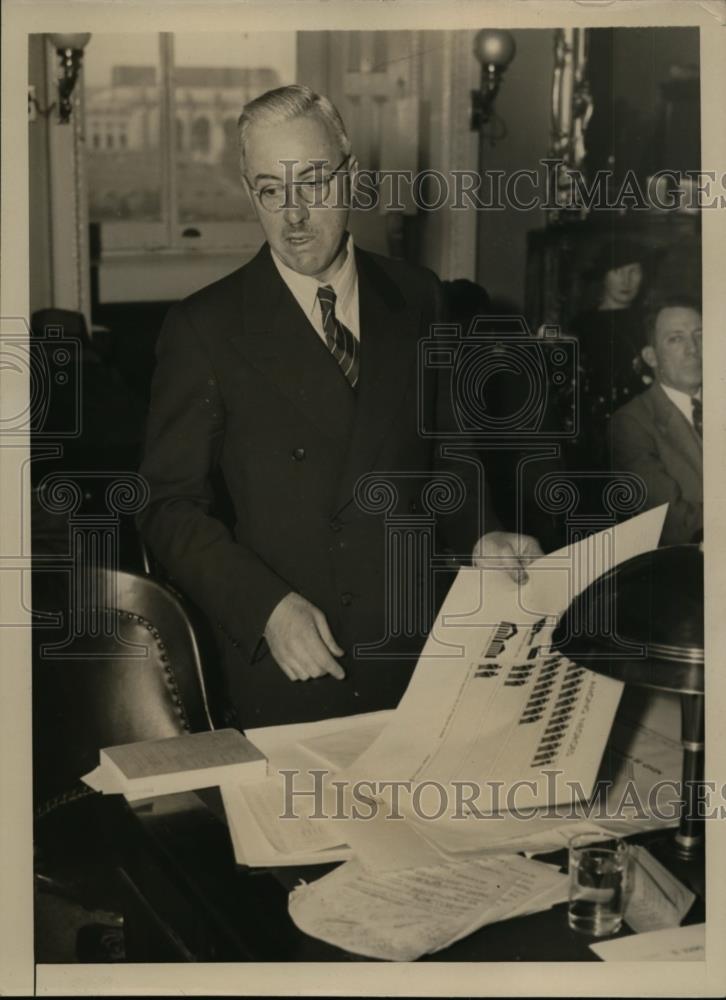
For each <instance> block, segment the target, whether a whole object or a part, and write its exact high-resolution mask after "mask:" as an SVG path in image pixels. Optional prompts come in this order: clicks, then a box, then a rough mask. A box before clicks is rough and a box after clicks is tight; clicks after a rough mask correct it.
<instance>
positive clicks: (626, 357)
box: [572, 238, 649, 471]
mask: <svg viewBox="0 0 726 1000" xmlns="http://www.w3.org/2000/svg"><path fill="white" fill-rule="evenodd" d="M647 259H648V251H647V250H646V248H645V247H643V246H640V245H639V244H637V243H634V242H631V241H630V240H625V239H621V238H613V239H610V240H608V241H607V242H606V243H604V244H603V245H602V246H601V247H600V250H599V251H598V253H597V256H596V258H595V261H594V263H593V265H592V266H591V268H590V269H589V271H586V272H585V276H586V277H590V278H596V279H598V281H599V296H598V304H597V306H596V307H595V308H594V309H588V310H587V311H585V312H582V313H580V314H579V315H578V316H576V317H575V319H574V320H573V322H572V332H573V333H574V334H575V335H576V336H577V338H578V340H579V344H580V379H581V382H580V385H581V390H580V406H581V409H580V413H581V432H580V434H579V435H578V440H577V448H576V451H577V455H578V456H579V458H578V461H577V464H578V465H579V466H581V467H582V468H587V469H588V470H592V471H597V470H604V469H607V468H608V467H609V456H608V452H607V447H606V440H607V425H608V422H609V420H610V417H611V415H612V414H613V413H614V411H615V410H617V409H618V408H619V407H620V406H622V405H623V404H624V403H627V402H628V400H629V399H632V398H633V396H636V395H638V393H640V392H642V391H643V390H644V389H646V388H647V386H648V382H649V380H648V378H647V376H646V378H645V380H644V377H643V367H642V362H641V360H640V350H641V348H642V347H643V343H644V334H643V314H642V311H641V302H642V300H643V292H644V287H645V284H646V281H645V279H646V274H645V265H646V261H647Z"/></svg>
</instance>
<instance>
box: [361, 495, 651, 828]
mask: <svg viewBox="0 0 726 1000" xmlns="http://www.w3.org/2000/svg"><path fill="white" fill-rule="evenodd" d="M665 512H666V507H665V505H664V506H662V507H659V508H656V509H655V510H651V511H648V512H646V513H645V514H641V515H639V516H638V517H634V518H632V519H631V520H630V521H627V522H625V523H623V524H621V525H618V526H617V527H614V528H611V529H608V530H607V531H603V532H600V533H599V534H597V535H593V536H590V537H588V538H585V539H583V540H582V541H580V542H578V543H577V544H575V545H572V546H570V547H568V548H566V549H561V550H559V551H558V552H555V553H551V554H550V555H547V556H544V557H543V558H541V559H539V560H537V561H536V562H535V563H533V564H532V565H531V566H530V567H529V576H530V578H529V582H528V583H527V584H526V585H524V586H520V585H518V584H516V583H515V582H513V581H512V580H511V579H510V578H509V577H508V576H507V575H506V574H504V573H503V572H501V571H480V570H477V569H462V570H460V571H459V574H458V575H457V577H456V580H455V581H454V584H453V586H452V588H451V590H450V591H449V593H448V595H447V597H446V600H445V602H444V604H443V606H442V608H441V610H440V613H439V615H438V617H437V620H436V622H435V624H434V627H433V629H432V632H431V635H430V636H429V638H428V640H427V642H426V644H425V646H424V649H423V652H422V654H421V657H420V659H419V661H418V664H417V666H416V670H415V672H414V674H413V677H412V678H411V681H410V683H409V686H408V688H407V689H406V692H405V694H404V696H403V698H402V699H401V702H400V703H399V705H398V708H397V709H396V711H395V713H394V714H393V715H392V716H391V718H390V720H389V722H388V724H387V725H386V727H385V728H384V730H383V731H382V733H381V734H380V735H379V736H378V738H377V739H376V740H375V741H374V742H373V743H372V745H371V746H370V747H369V748H368V750H366V751H365V752H364V753H363V754H361V756H360V757H358V759H357V761H356V762H355V764H353V765H352V766H351V767H350V768H349V769H348V770H347V772H346V776H347V777H348V778H350V779H351V780H355V779H361V780H376V781H381V780H387V781H390V780H394V781H395V780H398V781H400V780H413V781H417V780H418V781H422V782H423V781H437V782H440V783H442V784H444V785H447V786H448V785H450V784H451V782H454V781H472V782H477V783H480V784H482V783H485V782H486V781H491V780H494V779H496V780H497V781H502V782H503V783H504V787H505V788H506V787H509V786H510V785H511V784H512V783H513V782H515V781H528V782H531V783H533V788H532V790H531V792H530V793H529V794H528V796H527V800H526V802H527V805H528V806H536V805H547V804H552V800H551V795H552V787H551V783H548V782H547V781H546V780H545V778H544V777H543V773H542V772H543V769H559V770H560V771H561V772H562V774H561V781H560V782H558V784H559V785H561V786H562V787H563V788H564V783H565V781H567V780H571V781H578V782H579V783H580V784H581V785H582V787H583V790H584V797H587V796H588V795H589V794H590V792H591V790H592V785H593V782H594V779H595V776H596V774H597V770H598V767H599V764H600V758H601V756H602V752H603V749H604V746H605V742H606V740H607V736H608V734H609V732H610V728H611V726H612V722H613V718H614V715H615V711H616V709H617V705H618V701H619V698H620V694H621V691H622V684H621V683H620V682H618V681H614V680H612V679H611V678H608V677H602V676H598V675H596V674H594V673H592V672H591V671H588V670H586V669H584V668H582V667H579V666H576V665H575V664H573V663H571V662H569V661H568V660H566V659H564V658H563V657H561V656H558V655H554V654H553V653H552V652H551V648H550V640H551V636H552V633H553V631H554V628H555V627H556V625H557V622H558V619H559V616H560V615H561V614H562V612H564V611H565V610H566V608H567V607H568V605H569V604H570V602H571V601H572V600H573V599H574V597H575V596H576V595H577V594H579V593H580V592H581V591H582V590H583V589H584V588H585V587H587V586H588V585H589V584H590V583H591V582H592V581H594V580H595V579H596V578H597V577H599V576H600V575H601V574H602V573H604V572H606V571H607V570H609V569H611V568H612V567H613V566H615V565H617V564H618V563H620V562H622V561H624V560H626V559H629V558H631V557H632V556H635V555H638V554H640V553H642V552H646V551H648V550H650V549H653V548H655V547H656V545H657V543H658V538H659V537H660V533H661V529H662V525H663V520H664V518H665ZM486 805H487V804H486V802H484V803H483V804H482V806H480V808H483V811H487V809H486ZM500 808H501V806H500Z"/></svg>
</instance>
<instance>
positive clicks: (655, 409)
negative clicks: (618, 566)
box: [611, 383, 703, 545]
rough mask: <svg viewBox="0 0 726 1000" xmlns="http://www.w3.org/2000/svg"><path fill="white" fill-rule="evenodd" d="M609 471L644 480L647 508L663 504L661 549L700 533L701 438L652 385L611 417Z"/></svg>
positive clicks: (701, 526) (690, 538) (701, 493)
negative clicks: (627, 473)
mask: <svg viewBox="0 0 726 1000" xmlns="http://www.w3.org/2000/svg"><path fill="white" fill-rule="evenodd" d="M611 435H612V446H613V467H614V468H615V469H624V470H627V471H630V472H636V473H637V474H638V475H639V476H642V478H643V479H644V481H645V485H646V488H647V491H648V507H657V506H658V504H661V503H666V502H667V503H668V505H669V506H668V514H667V515H666V520H665V525H664V527H663V534H662V535H661V544H662V545H676V544H679V543H681V542H691V541H693V540H694V537H696V536H697V535H698V534H699V533H700V532H701V531H702V530H703V446H702V442H701V438H700V437H699V436H698V434H697V433H696V431H695V430H694V428H693V427H692V426H691V425H690V424H689V422H688V421H687V420H686V418H685V417H684V416H683V414H682V413H681V412H680V410H679V409H678V407H677V406H675V405H674V404H673V403H672V402H671V400H670V399H669V398H668V396H666V394H665V393H664V392H663V390H662V389H661V387H660V386H659V385H658V384H657V383H656V384H655V385H653V386H651V388H650V389H648V391H647V392H644V393H643V394H642V395H641V396H638V397H636V398H635V399H632V400H631V401H630V402H629V403H627V404H626V405H625V406H623V407H621V408H620V409H619V410H618V411H617V412H616V413H615V414H613V417H612V425H611Z"/></svg>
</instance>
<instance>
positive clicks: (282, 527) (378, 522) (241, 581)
mask: <svg viewBox="0 0 726 1000" xmlns="http://www.w3.org/2000/svg"><path fill="white" fill-rule="evenodd" d="M356 262H357V267H358V280H359V302H360V325H361V364H360V382H359V387H358V393H357V395H356V394H354V393H353V392H352V391H351V389H350V387H349V386H348V384H347V382H346V381H345V379H344V377H343V375H342V373H341V371H340V369H339V368H338V366H337V363H336V362H335V360H334V359H333V358H332V356H331V355H330V353H329V352H328V351H327V349H326V347H325V345H324V344H323V342H322V341H321V339H320V338H319V336H318V335H317V333H316V332H315V331H314V329H313V328H312V326H311V325H310V323H309V322H308V320H307V318H306V317H305V316H304V314H303V312H302V310H301V309H300V307H299V306H298V304H297V302H296V301H295V299H294V297H293V296H292V294H291V292H290V291H289V289H288V288H287V286H286V285H285V283H284V282H283V280H282V279H281V277H280V275H279V273H278V271H277V268H276V267H275V264H274V261H273V260H272V257H271V253H270V250H269V247H267V245H265V246H263V248H262V249H261V250H260V252H259V253H258V254H257V256H256V257H255V258H254V259H253V260H252V261H251V262H250V263H249V264H247V265H245V266H244V267H242V268H240V269H239V270H237V271H235V272H234V273H233V274H230V275H229V276H227V277H225V278H223V279H222V280H220V281H217V282H216V283H214V284H213V285H210V286H208V287H207V288H204V289H202V290H201V291H199V292H197V293H195V294H194V295H192V296H191V297H190V298H188V299H186V300H185V301H183V302H181V303H179V304H177V305H175V306H174V307H172V309H171V310H170V312H169V314H168V316H167V319H166V321H165V323H164V326H163V329H162V332H161V335H160V338H159V344H158V348H157V369H156V373H155V376H154V383H153V387H152V397H151V407H150V413H149V421H148V430H147V443H146V451H145V457H144V461H143V464H142V467H141V472H142V474H143V475H144V476H145V477H146V479H147V481H148V483H149V487H150V502H149V504H148V507H147V508H146V510H145V511H144V512H142V514H141V515H140V517H139V525H140V528H141V531H142V534H143V536H144V537H145V539H146V540H147V542H148V544H149V545H150V547H151V549H152V551H153V552H154V554H155V555H156V556H157V558H158V559H159V560H160V561H161V563H162V565H163V566H164V567H165V568H166V570H167V572H168V573H169V574H170V576H171V577H172V579H173V580H175V581H176V582H177V584H178V585H179V587H180V589H181V590H182V591H184V592H186V593H187V594H188V595H189V596H190V597H191V598H192V600H193V601H194V602H195V603H196V604H197V605H198V606H200V607H201V608H202V610H203V611H205V613H206V615H207V616H208V617H209V619H210V620H211V621H212V622H214V623H216V625H217V627H218V629H219V633H220V636H223V637H224V639H223V647H224V648H223V654H224V655H223V662H224V667H225V673H226V677H227V683H228V687H229V692H230V695H231V698H232V700H233V702H234V703H235V704H236V707H237V712H238V720H239V722H240V724H241V725H242V726H243V727H244V726H249V725H260V724H262V725H265V724H273V723H281V722H287V721H303V720H306V719H316V718H323V717H326V716H333V715H345V714H350V713H353V712H363V711H368V710H373V709H377V708H382V707H392V706H395V704H396V703H397V701H398V699H399V698H400V696H401V694H402V693H403V691H404V690H405V686H406V683H407V681H408V678H409V676H410V672H411V669H412V666H413V663H414V662H415V661H413V660H411V658H410V657H409V658H408V659H405V660H401V659H399V658H398V657H397V656H396V657H391V658H389V659H387V660H379V659H371V658H362V657H355V656H353V654H352V650H353V646H354V645H355V644H356V643H373V642H376V641H377V640H379V639H382V638H383V637H384V621H385V614H384V606H385V601H386V593H385V591H386V551H385V550H386V544H385V512H383V511H381V512H378V513H371V512H365V511H363V510H361V509H360V508H359V507H358V506H357V504H356V503H355V502H354V499H353V490H354V486H355V483H356V481H357V480H358V479H359V477H360V476H361V475H363V474H365V473H369V472H371V471H372V470H381V471H382V472H395V473H397V474H400V473H411V475H410V476H406V475H403V476H402V475H398V476H397V479H396V483H397V489H398V501H397V504H396V509H395V511H394V513H398V514H401V513H404V514H406V515H408V516H410V514H411V512H414V511H415V510H416V509H417V508H418V507H419V506H421V508H422V505H421V496H420V492H421V488H422V475H421V474H423V475H424V476H425V475H426V474H429V473H430V472H431V470H432V469H434V467H435V465H436V463H437V458H436V450H437V449H436V447H435V446H434V444H432V442H431V441H430V440H429V439H426V438H424V437H422V436H421V435H420V434H419V433H418V425H417V419H418V417H417V405H418V401H419V399H418V397H419V391H418V388H419V387H418V382H419V380H418V379H417V345H418V342H419V340H420V339H421V338H422V337H427V336H428V335H429V324H430V323H431V321H432V320H433V319H434V318H435V317H436V315H437V311H438V301H439V283H438V279H436V277H435V276H434V275H433V274H432V273H431V272H428V271H425V270H422V269H420V268H415V267H412V266H411V265H409V264H406V263H404V262H402V261H394V260H388V259H386V258H383V257H378V256H376V255H373V254H369V253H366V252H364V251H361V250H356ZM432 378H433V376H431V375H427V376H426V384H425V385H424V386H423V388H422V397H421V407H422V413H423V416H424V419H425V420H426V422H427V424H428V425H429V426H431V425H432V424H433V423H434V422H436V423H438V424H439V425H446V423H447V421H449V422H451V420H452V417H451V410H450V407H449V406H448V403H447V400H446V399H445V398H443V396H444V394H442V393H438V394H437V392H436V385H435V383H434V382H433V381H432ZM442 468H444V469H449V470H450V471H453V472H456V473H459V474H463V475H464V476H467V477H468V483H469V489H470V493H471V492H473V484H472V475H471V474H472V473H473V471H474V466H473V465H471V464H469V463H467V462H462V463H461V464H460V465H458V467H456V466H454V464H453V463H452V462H447V463H442ZM215 470H217V471H219V472H221V475H222V477H223V480H224V484H225V486H226V490H227V492H228V494H229V498H230V499H231V502H232V506H233V508H234V515H233V521H234V523H233V524H232V525H230V526H226V525H225V524H224V523H223V522H222V520H220V519H219V518H218V517H217V516H215V508H214V503H215V491H214V488H213V485H212V483H213V477H214V473H215ZM469 499H470V501H471V500H473V499H474V498H473V497H472V496H470V498H469ZM476 508H477V505H476V503H471V502H470V503H469V504H468V505H465V507H464V508H463V509H462V511H460V512H459V513H458V514H457V515H453V516H451V517H449V518H448V521H447V523H446V524H445V525H444V528H445V531H446V535H447V537H446V541H447V543H448V545H449V547H450V548H452V549H454V550H455V551H456V552H458V553H461V554H464V553H468V552H470V551H471V547H472V546H473V544H474V542H475V541H476V539H477V537H478V536H479V533H480V531H483V530H484V521H485V520H486V530H491V529H492V528H493V527H496V524H495V523H494V522H493V516H492V519H491V520H490V519H489V508H488V507H487V508H486V510H484V504H483V502H482V504H481V506H480V509H481V510H482V513H483V516H479V514H478V511H477V509H476ZM422 512H423V511H422ZM388 513H389V514H390V513H391V512H390V511H389V512H388ZM395 585H396V584H395V583H394V586H395ZM290 591H296V592H298V593H300V594H302V595H303V596H304V597H306V598H307V599H308V600H309V601H312V603H313V604H315V605H316V606H317V607H319V608H320V609H321V610H322V611H323V612H324V613H325V615H326V616H327V618H328V622H329V624H330V627H331V629H332V631H333V634H334V636H335V637H336V639H337V641H338V642H339V643H340V645H341V646H342V647H343V648H344V649H345V650H346V654H347V655H346V656H345V657H344V658H343V660H342V663H343V666H344V667H345V669H346V673H347V676H346V679H345V680H344V681H336V680H335V679H334V678H331V677H327V676H326V677H323V678H320V679H316V680H312V681H306V682H291V681H289V680H288V679H287V677H286V676H285V675H284V674H283V672H282V670H281V669H280V668H279V667H278V665H277V664H276V663H275V662H274V661H273V659H272V657H271V654H270V653H269V650H268V649H267V646H266V643H265V642H264V640H262V634H263V631H264V628H265V625H266V622H267V619H268V617H269V615H270V614H271V612H272V611H273V609H274V608H275V606H276V605H277V603H278V602H279V601H280V600H281V599H282V598H283V597H284V596H285V595H286V594H287V593H289V592H290ZM409 638H410V641H409V642H408V647H407V648H409V649H410V650H411V651H412V652H414V653H415V652H416V651H418V649H419V648H420V644H421V641H422V638H421V636H411V637H409Z"/></svg>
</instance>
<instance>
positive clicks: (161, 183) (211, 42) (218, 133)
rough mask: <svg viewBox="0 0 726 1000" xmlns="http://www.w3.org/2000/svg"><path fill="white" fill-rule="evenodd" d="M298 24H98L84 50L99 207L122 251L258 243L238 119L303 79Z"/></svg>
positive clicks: (105, 237)
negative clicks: (115, 28) (209, 30)
mask: <svg viewBox="0 0 726 1000" xmlns="http://www.w3.org/2000/svg"><path fill="white" fill-rule="evenodd" d="M296 68H297V67H296V34H295V32H274V33H273V32H270V33H262V32H257V33H255V34H235V35H230V34H224V35H220V34H216V33H214V34H194V35H191V34H175V35H172V34H166V33H164V34H153V35H151V34H150V35H119V34H114V35H97V34H94V35H93V37H92V39H91V41H90V43H89V45H88V48H87V49H86V52H85V56H84V80H85V109H86V117H85V127H86V135H87V136H88V142H87V144H86V147H87V154H86V155H87V166H88V169H87V178H88V189H89V216H90V219H91V221H92V222H98V223H100V226H101V245H102V253H103V254H104V256H106V255H108V254H109V253H111V254H113V252H114V251H124V252H127V251H133V250H136V251H147V250H171V251H174V250H176V251H179V250H183V249H194V250H199V249H207V248H209V249H224V248H235V249H239V248H240V247H244V246H247V245H251V246H252V245H258V244H259V229H258V227H257V223H256V222H255V221H254V213H253V211H252V208H251V206H250V204H249V202H248V199H247V195H246V194H245V192H244V190H243V189H242V185H241V183H240V176H239V156H238V149H237V118H238V116H239V113H240V111H241V109H242V106H243V105H244V104H245V103H247V101H249V100H251V99H252V98H254V97H256V96H257V95H259V94H261V93H263V92H264V91H266V90H269V89H270V88H271V87H276V86H283V85H284V84H286V83H292V82H294V81H295V76H296Z"/></svg>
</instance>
